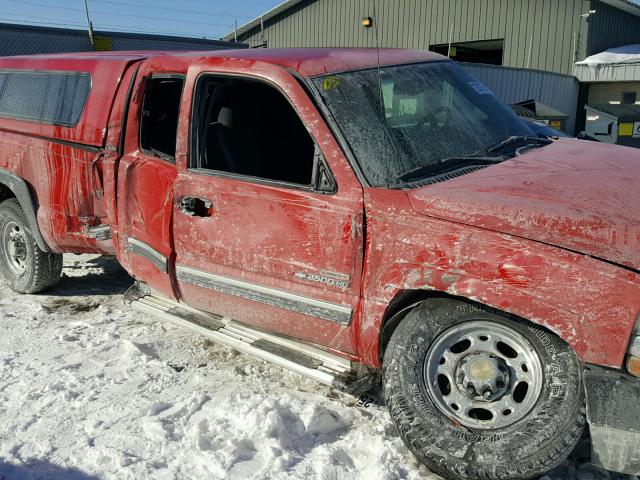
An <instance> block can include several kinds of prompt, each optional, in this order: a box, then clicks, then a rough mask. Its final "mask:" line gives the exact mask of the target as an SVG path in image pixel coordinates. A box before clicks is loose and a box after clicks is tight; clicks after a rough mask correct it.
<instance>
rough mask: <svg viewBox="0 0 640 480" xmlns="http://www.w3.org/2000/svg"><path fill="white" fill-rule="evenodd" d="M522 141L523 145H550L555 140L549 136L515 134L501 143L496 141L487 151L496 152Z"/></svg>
mask: <svg viewBox="0 0 640 480" xmlns="http://www.w3.org/2000/svg"><path fill="white" fill-rule="evenodd" d="M518 143H522V146H523V147H525V146H526V147H544V146H545V145H549V144H550V143H553V140H551V139H549V138H540V137H527V136H525V135H515V136H513V137H509V138H507V139H506V140H503V141H502V142H500V143H496V144H495V145H492V146H490V147H489V148H487V153H494V152H497V151H498V150H500V149H502V148H505V147H508V146H510V145H513V144H518Z"/></svg>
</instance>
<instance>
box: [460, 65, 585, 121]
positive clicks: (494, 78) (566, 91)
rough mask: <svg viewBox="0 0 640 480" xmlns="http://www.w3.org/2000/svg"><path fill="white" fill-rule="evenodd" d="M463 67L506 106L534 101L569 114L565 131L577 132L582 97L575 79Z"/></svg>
mask: <svg viewBox="0 0 640 480" xmlns="http://www.w3.org/2000/svg"><path fill="white" fill-rule="evenodd" d="M461 66H462V68H464V69H465V70H467V71H468V72H469V73H470V74H471V75H473V76H474V77H476V78H477V79H478V80H480V81H481V82H482V83H484V84H485V85H486V86H487V87H489V88H490V89H491V90H493V91H494V92H495V93H496V96H498V97H499V98H500V100H502V101H503V102H504V103H507V104H510V105H511V104H515V103H519V102H523V101H525V100H532V99H535V100H537V101H538V102H540V103H544V104H546V105H550V106H553V108H555V109H557V110H559V111H561V112H563V113H566V114H567V116H568V118H567V120H566V124H565V130H566V131H567V132H574V131H575V128H576V121H577V113H578V112H577V109H576V105H577V104H578V99H579V94H580V84H579V82H578V80H577V79H576V78H575V77H572V76H571V75H561V74H558V73H551V72H542V71H539V70H527V69H524V68H511V67H500V66H495V65H483V64H478V63H463V64H461Z"/></svg>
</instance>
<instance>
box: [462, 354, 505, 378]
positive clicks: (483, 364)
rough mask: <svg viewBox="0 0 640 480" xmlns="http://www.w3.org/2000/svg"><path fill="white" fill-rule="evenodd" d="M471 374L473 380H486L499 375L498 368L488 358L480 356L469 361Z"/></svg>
mask: <svg viewBox="0 0 640 480" xmlns="http://www.w3.org/2000/svg"><path fill="white" fill-rule="evenodd" d="M469 374H470V376H471V378H472V379H473V380H476V381H479V382H486V381H489V380H491V379H492V378H493V377H495V376H496V375H498V368H497V366H496V365H495V363H494V362H491V361H490V360H489V359H488V358H478V359H475V360H472V361H471V362H470V363H469Z"/></svg>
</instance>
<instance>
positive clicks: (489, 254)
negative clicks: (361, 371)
mask: <svg viewBox="0 0 640 480" xmlns="http://www.w3.org/2000/svg"><path fill="white" fill-rule="evenodd" d="M397 213H398V214H397V215H396V214H395V213H394V215H393V216H392V218H390V217H389V216H386V215H383V216H374V215H372V216H370V217H369V223H368V225H367V228H368V232H369V233H370V237H369V239H370V240H369V242H370V243H369V244H368V245H367V252H368V268H367V271H366V272H365V278H364V289H365V295H364V298H365V301H364V302H363V307H362V311H361V316H360V319H359V320H360V324H359V328H358V331H359V334H360V336H359V340H360V341H359V348H360V350H359V353H360V354H361V356H362V357H363V359H364V361H365V363H370V364H372V365H375V366H379V364H380V360H379V358H378V357H379V341H380V331H381V327H382V323H383V320H384V319H385V315H386V312H387V307H388V306H389V305H390V303H391V302H392V301H393V299H394V298H396V297H397V296H398V295H401V294H402V293H403V292H406V291H407V290H427V291H431V292H442V293H444V294H447V295H451V296H456V297H462V298H467V299H470V300H473V301H474V302H478V303H481V304H484V305H487V306H490V307H494V308H496V309H497V310H500V311H503V312H508V313H510V314H513V315H517V316H519V317H522V318H525V319H527V320H529V321H531V322H533V323H536V324H539V325H542V326H544V327H546V328H548V329H550V330H552V331H553V332H555V333H556V334H557V335H558V336H559V337H560V338H562V339H563V340H565V341H566V342H567V343H568V344H569V345H571V347H572V348H573V349H574V350H575V351H576V353H577V355H578V356H579V358H580V359H581V360H582V361H584V362H587V363H593V364H597V365H603V366H610V367H617V368H619V367H621V366H622V364H623V361H624V356H625V353H626V349H627V344H628V342H629V338H630V335H631V331H632V329H633V326H634V322H635V319H636V317H637V316H638V312H640V293H639V292H640V275H638V274H637V273H635V272H633V271H630V270H628V269H625V268H622V267H618V266H616V265H612V264H610V263H607V262H603V261H600V260H598V259H594V258H591V257H588V256H586V255H582V254H579V253H574V252H570V251H567V250H563V249H560V248H556V247H553V246H549V245H545V244H540V243H536V242H533V241H530V240H526V239H522V238H518V237H513V236H509V235H504V234H499V233H496V232H492V231H489V230H484V229H480V228H476V227H470V226H466V225H461V224H457V223H452V222H447V221H443V220H439V219H434V218H429V217H417V216H415V215H408V214H407V213H408V212H406V211H405V212H402V211H398V212H397ZM372 239H375V240H372Z"/></svg>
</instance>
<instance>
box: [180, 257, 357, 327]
mask: <svg viewBox="0 0 640 480" xmlns="http://www.w3.org/2000/svg"><path fill="white" fill-rule="evenodd" d="M176 276H177V277H178V280H180V281H182V282H185V283H190V284H191V285H197V286H199V287H203V288H208V289H211V290H215V291H216V292H221V293H226V294H228V295H234V296H236V297H241V298H246V299H247V300H253V301H255V302H260V303H264V304H266V305H271V306H273V307H279V308H283V309H285V310H291V311H293V312H298V313H302V314H305V315H310V316H312V317H317V318H321V319H323V320H329V321H331V322H336V323H339V324H341V325H349V323H351V313H352V311H351V307H347V306H344V305H336V304H335V303H330V302H325V301H322V300H316V299H313V298H308V297H303V296H301V295H296V294H294V293H289V292H283V291H281V290H276V289H274V288H270V287H264V286H261V285H255V284H253V283H248V282H243V281H241V280H234V279H232V278H227V277H223V276H220V275H215V274H213V273H209V272H203V271H201V270H196V269H194V268H190V267H185V266H181V265H178V266H177V267H176Z"/></svg>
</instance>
